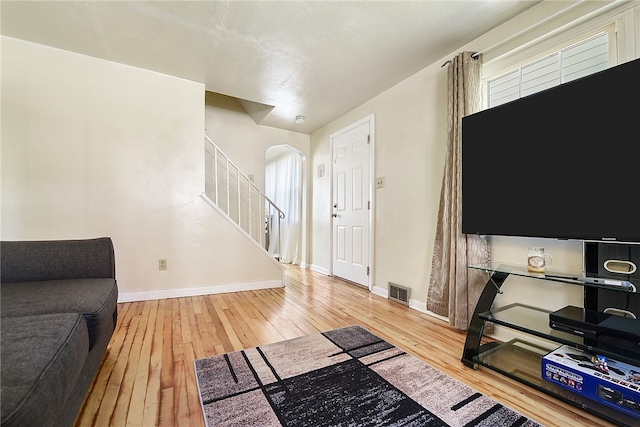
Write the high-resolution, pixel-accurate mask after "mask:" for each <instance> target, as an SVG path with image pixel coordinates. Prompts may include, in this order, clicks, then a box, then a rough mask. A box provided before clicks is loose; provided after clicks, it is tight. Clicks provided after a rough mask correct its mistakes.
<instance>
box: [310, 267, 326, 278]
mask: <svg viewBox="0 0 640 427" xmlns="http://www.w3.org/2000/svg"><path fill="white" fill-rule="evenodd" d="M308 268H309V270H313V271H317V272H318V273H320V274H324V275H325V276H328V275H329V269H328V268H324V267H318V266H317V265H313V264H309V267H308Z"/></svg>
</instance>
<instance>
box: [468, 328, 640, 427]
mask: <svg viewBox="0 0 640 427" xmlns="http://www.w3.org/2000/svg"><path fill="white" fill-rule="evenodd" d="M557 347H558V345H557V344H555V343H552V342H549V343H548V344H547V345H542V344H532V343H529V342H527V341H524V340H520V339H514V340H511V341H508V342H506V343H501V342H492V343H488V344H486V345H485V346H483V347H481V353H480V354H478V356H476V357H474V361H475V362H477V363H479V364H480V365H482V366H485V367H487V368H489V369H492V370H494V371H497V372H499V373H501V374H502V375H505V376H508V377H510V378H512V379H515V380H517V381H519V382H521V383H524V384H526V385H528V386H530V387H533V388H535V389H537V390H540V391H542V392H544V393H547V394H549V395H552V396H554V397H556V398H558V399H560V400H563V401H565V402H568V403H571V404H573V405H576V406H579V407H581V408H582V409H584V410H586V411H588V412H591V413H593V414H596V415H598V416H599V417H601V418H604V419H606V420H607V421H610V422H612V423H614V424H617V425H619V426H635V425H638V419H637V418H633V417H631V416H630V415H627V414H625V413H623V412H620V411H616V410H615V409H612V408H610V407H608V406H606V405H603V404H601V403H598V402H596V401H595V400H592V399H587V398H585V397H582V396H580V395H579V394H576V393H572V392H570V391H568V390H566V389H564V388H562V387H560V386H558V385H555V384H553V383H550V382H548V381H545V380H543V379H542V357H543V356H544V355H546V354H547V353H549V352H551V351H553V350H555V349H556V348H557Z"/></svg>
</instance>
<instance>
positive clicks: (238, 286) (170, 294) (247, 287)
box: [118, 278, 284, 303]
mask: <svg viewBox="0 0 640 427" xmlns="http://www.w3.org/2000/svg"><path fill="white" fill-rule="evenodd" d="M283 279H284V278H283ZM283 287H284V280H270V281H266V282H250V283H234V284H228V285H214V286H200V287H196V288H183V289H161V290H157V291H141V292H123V293H120V294H119V295H118V302H119V303H122V302H135V301H149V300H158V299H167V298H182V297H194V296H200V295H212V294H226V293H229V292H242V291H256V290H259V289H272V288H283Z"/></svg>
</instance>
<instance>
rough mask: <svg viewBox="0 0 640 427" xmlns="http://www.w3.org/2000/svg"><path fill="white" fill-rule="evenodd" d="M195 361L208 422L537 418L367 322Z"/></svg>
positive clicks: (511, 422) (522, 422) (500, 421)
mask: <svg viewBox="0 0 640 427" xmlns="http://www.w3.org/2000/svg"><path fill="white" fill-rule="evenodd" d="M194 368H195V371H196V378H197V382H198V391H199V393H200V402H201V405H202V411H203V415H204V418H205V423H206V425H207V427H214V426H215V427H218V426H239V427H240V426H242V427H245V426H261V427H264V426H281V425H282V426H294V427H295V426H376V427H377V426H455V427H457V426H487V427H489V426H491V427H495V426H505V427H506V426H526V427H533V426H539V424H537V423H535V422H533V421H532V420H530V419H528V418H526V417H524V416H522V415H520V414H518V413H517V412H515V411H513V410H511V409H509V408H506V407H505V406H503V405H501V404H499V403H497V402H496V401H494V400H493V399H491V398H489V397H487V396H484V395H482V394H481V393H478V392H477V391H475V390H474V389H472V388H470V387H469V386H467V385H465V384H463V383H461V382H459V381H457V380H455V379H454V378H451V377H449V376H447V375H446V374H444V373H443V372H441V371H439V370H437V369H435V368H433V367H431V366H429V365H428V364H426V363H424V362H423V361H421V360H419V359H417V358H415V357H413V356H411V355H410V354H407V353H405V352H404V351H402V350H401V349H399V348H397V347H395V346H393V345H391V344H389V343H388V342H386V341H384V340H383V339H381V338H379V337H378V336H376V335H375V334H373V333H371V332H369V331H367V330H366V329H364V328H362V327H361V326H349V327H346V328H341V329H336V330H333V331H329V332H324V333H321V334H314V335H308V336H305V337H300V338H294V339H291V340H287V341H281V342H277V343H273V344H267V345H263V346H259V347H254V348H250V349H247V350H242V351H235V352H232V353H226V354H223V355H217V356H213V357H209V358H205V359H199V360H196V361H195V362H194Z"/></svg>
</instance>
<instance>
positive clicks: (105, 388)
mask: <svg viewBox="0 0 640 427" xmlns="http://www.w3.org/2000/svg"><path fill="white" fill-rule="evenodd" d="M353 324H359V325H361V326H363V327H365V328H367V329H369V330H370V331H372V332H373V333H375V334H376V335H378V336H380V337H382V338H384V339H385V340H387V341H389V342H391V343H392V344H395V345H397V346H399V347H401V348H403V349H404V350H405V351H407V352H408V353H410V354H413V355H414V356H416V357H419V358H420V359H422V360H424V361H425V362H427V363H428V364H430V365H431V366H434V367H436V368H438V369H440V370H442V371H445V372H446V373H448V374H449V375H450V376H452V377H455V378H457V379H458V380H460V381H462V382H464V383H466V384H468V385H470V386H471V387H473V388H475V389H477V390H478V391H480V392H482V393H484V394H486V395H488V396H491V397H492V398H494V399H495V400H497V401H499V402H500V403H502V404H504V405H505V406H508V407H510V408H512V409H514V410H516V411H518V412H520V413H522V414H524V415H526V416H528V417H530V418H532V419H534V420H536V421H538V422H539V423H541V424H543V425H545V426H559V427H566V426H579V425H588V426H610V424H608V423H606V422H604V421H602V420H600V419H598V418H596V417H593V416H591V415H589V414H587V413H585V412H583V411H581V410H579V409H576V408H574V407H572V406H570V405H566V404H564V403H562V402H559V401H557V400H555V399H553V398H550V397H549V396H547V395H545V394H543V393H539V392H537V391H535V390H533V389H531V388H528V387H526V386H524V385H522V384H520V383H517V382H515V381H512V380H510V379H508V378H506V377H504V376H502V375H500V374H497V373H495V372H493V371H490V370H488V369H483V368H480V369H477V370H473V369H470V368H467V367H465V366H464V365H463V364H462V363H461V362H460V356H461V354H462V347H463V343H464V334H463V333H461V332H459V331H456V330H454V329H452V328H450V327H449V326H448V324H446V323H445V322H442V321H440V320H438V319H435V318H433V317H431V316H428V315H426V314H423V313H420V312H419V311H417V310H414V309H410V308H408V307H405V306H403V305H400V304H398V303H394V302H392V301H389V300H387V299H385V298H381V297H379V296H377V295H374V294H371V293H369V291H368V290H367V289H365V288H362V287H359V286H357V285H353V284H349V283H345V282H342V281H340V280H337V279H334V278H331V277H327V276H324V275H322V274H319V273H316V272H312V271H311V270H306V269H300V268H298V267H287V271H286V287H285V288H279V289H268V290H259V291H247V292H238V293H228V294H217V295H206V296H197V297H189V298H174V299H166V300H154V301H142V302H133V303H124V304H119V317H118V324H117V326H116V331H115V334H114V336H113V338H112V340H111V343H110V344H109V348H108V352H107V354H106V356H105V359H104V361H103V364H102V367H101V369H100V372H99V373H98V375H97V376H96V379H95V381H94V383H93V386H92V389H91V391H90V392H89V394H88V395H87V398H86V400H85V403H84V406H83V408H82V410H81V412H80V414H79V416H78V419H77V420H76V424H75V425H76V427H77V426H144V427H146V426H171V427H173V426H180V427H186V426H198V427H203V426H204V421H203V417H202V411H201V408H200V402H199V400H198V392H197V386H196V381H195V375H194V369H193V361H194V360H195V359H199V358H203V357H207V356H212V355H215V354H221V353H226V352H229V351H234V350H240V349H243V348H248V347H255V346H257V345H261V344H267V343H272V342H277V341H281V340H285V339H290V338H295V337H299V336H302V335H308V334H314V333H318V332H323V331H328V330H331V329H335V328H339V327H343V326H349V325H353Z"/></svg>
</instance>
